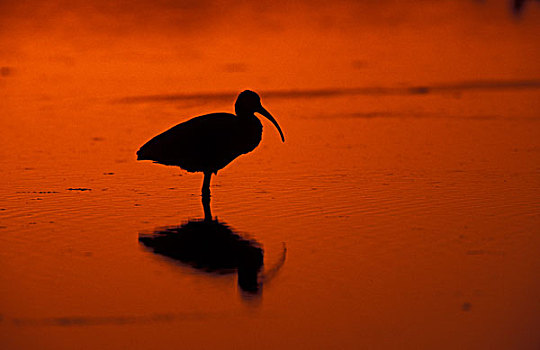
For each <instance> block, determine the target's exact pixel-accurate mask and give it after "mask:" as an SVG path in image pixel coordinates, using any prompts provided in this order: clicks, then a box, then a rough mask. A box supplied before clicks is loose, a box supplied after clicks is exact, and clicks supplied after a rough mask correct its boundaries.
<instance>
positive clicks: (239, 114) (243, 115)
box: [236, 111, 257, 119]
mask: <svg viewBox="0 0 540 350" xmlns="http://www.w3.org/2000/svg"><path fill="white" fill-rule="evenodd" d="M236 116H237V117H238V118H250V119H251V118H257V117H256V116H255V113H253V112H242V111H236Z"/></svg>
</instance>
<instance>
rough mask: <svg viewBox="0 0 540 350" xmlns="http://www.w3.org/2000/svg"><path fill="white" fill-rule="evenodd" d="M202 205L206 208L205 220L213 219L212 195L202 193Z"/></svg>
mask: <svg viewBox="0 0 540 350" xmlns="http://www.w3.org/2000/svg"><path fill="white" fill-rule="evenodd" d="M202 205H203V210H204V221H212V209H210V195H207V196H205V195H204V194H203V195H202Z"/></svg>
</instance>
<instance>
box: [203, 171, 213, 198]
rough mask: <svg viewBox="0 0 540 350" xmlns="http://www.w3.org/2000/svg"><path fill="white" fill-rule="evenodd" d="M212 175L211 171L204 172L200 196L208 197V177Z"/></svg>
mask: <svg viewBox="0 0 540 350" xmlns="http://www.w3.org/2000/svg"><path fill="white" fill-rule="evenodd" d="M211 177H212V172H205V173H204V180H203V185H202V196H203V197H205V196H207V197H210V178H211Z"/></svg>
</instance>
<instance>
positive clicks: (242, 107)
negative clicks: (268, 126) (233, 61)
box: [234, 90, 285, 142]
mask: <svg viewBox="0 0 540 350" xmlns="http://www.w3.org/2000/svg"><path fill="white" fill-rule="evenodd" d="M234 110H235V112H236V115H252V114H253V113H255V112H257V113H259V114H261V115H263V116H264V117H266V118H267V119H268V120H270V121H271V122H272V124H274V126H275V127H276V129H277V130H278V131H279V135H280V136H281V141H283V142H285V137H284V136H283V132H282V131H281V128H280V127H279V124H278V123H277V121H276V120H275V119H274V117H272V115H271V114H270V112H268V111H267V110H266V109H264V107H263V106H262V104H261V98H260V97H259V95H257V93H256V92H254V91H251V90H244V91H242V92H241V93H240V95H238V98H237V99H236V103H235V104H234Z"/></svg>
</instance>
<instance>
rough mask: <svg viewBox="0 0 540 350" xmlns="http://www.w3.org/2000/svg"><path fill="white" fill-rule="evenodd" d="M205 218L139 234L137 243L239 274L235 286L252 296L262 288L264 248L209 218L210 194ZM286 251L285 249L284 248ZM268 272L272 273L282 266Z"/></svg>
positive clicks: (204, 268)
mask: <svg viewBox="0 0 540 350" xmlns="http://www.w3.org/2000/svg"><path fill="white" fill-rule="evenodd" d="M202 202H203V208H204V213H205V218H204V219H195V220H189V221H187V222H186V223H184V224H182V225H180V226H171V227H165V228H161V229H157V230H156V231H154V232H153V233H151V234H142V233H141V234H139V242H141V243H142V244H144V245H145V246H146V247H148V248H150V249H151V250H152V251H153V252H154V253H155V254H159V255H163V256H166V257H169V258H172V259H174V260H177V261H179V262H181V263H184V264H187V265H190V266H191V267H193V268H196V269H199V270H202V271H205V272H208V273H216V274H226V273H234V272H237V273H238V285H239V287H240V288H241V290H242V291H244V292H247V293H249V294H251V295H253V294H258V293H260V292H261V290H262V278H263V276H262V273H261V269H262V267H263V255H264V252H263V249H262V248H261V246H260V244H259V243H258V242H256V241H255V240H251V239H247V238H244V237H242V236H240V235H239V234H237V233H235V232H234V231H233V229H232V228H231V227H229V226H228V225H227V224H226V223H224V222H220V221H218V220H217V219H214V218H212V213H211V209H210V197H209V196H203V200H202ZM284 254H285V249H284ZM284 254H283V257H282V259H281V261H280V263H279V266H278V267H277V268H276V267H275V268H273V269H272V270H274V271H270V272H271V274H275V272H276V271H277V270H279V268H280V267H281V266H282V265H283V263H284V261H285V255H284Z"/></svg>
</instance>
